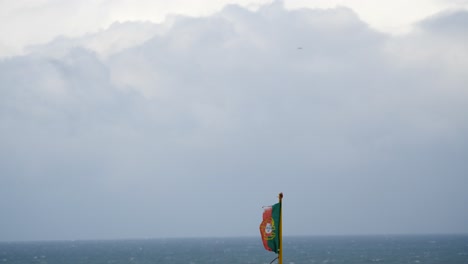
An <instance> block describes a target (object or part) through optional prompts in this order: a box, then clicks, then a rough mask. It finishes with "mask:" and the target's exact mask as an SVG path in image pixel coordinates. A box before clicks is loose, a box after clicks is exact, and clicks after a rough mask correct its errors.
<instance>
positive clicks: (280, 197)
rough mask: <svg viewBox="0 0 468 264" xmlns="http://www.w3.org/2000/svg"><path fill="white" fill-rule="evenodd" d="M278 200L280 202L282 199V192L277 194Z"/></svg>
mask: <svg viewBox="0 0 468 264" xmlns="http://www.w3.org/2000/svg"><path fill="white" fill-rule="evenodd" d="M278 198H279V199H280V200H281V199H283V193H282V192H280V193H279V195H278Z"/></svg>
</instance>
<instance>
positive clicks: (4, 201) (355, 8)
mask: <svg viewBox="0 0 468 264" xmlns="http://www.w3.org/2000/svg"><path fill="white" fill-rule="evenodd" d="M214 2H215V1H208V0H204V1H189V0H177V1H170V2H169V1H149V0H148V1H146V0H141V1H134V0H132V1H130V0H113V1H109V0H100V1H95V0H76V1H74V0H73V1H72V0H67V1H65V0H64V1H61V0H40V1H39V0H34V1H33V0H22V1H2V0H0V240H2V241H5V240H50V239H114V238H155V237H186V236H189V237H193V236H258V235H259V231H258V226H259V224H260V222H261V214H262V206H263V205H269V204H272V203H275V202H276V201H277V194H278V193H279V192H284V231H283V234H284V235H327V234H333V235H334V234H397V233H468V224H467V223H468V206H467V202H468V192H467V191H466V190H467V187H468V85H467V84H468V45H466V43H468V31H467V30H466V29H467V28H468V11H467V7H468V1H464V0H453V1H442V0H430V1H428V0H424V1H423V0H417V1H410V3H407V2H408V1H376V0H373V1H370V0H369V1H357V0H350V1H299V0H295V1H292V0H291V1H288V0H286V1H284V2H280V1H276V2H271V1H248V0H246V1H216V4H214ZM226 3H231V4H230V5H227V6H226V5H225V4H226Z"/></svg>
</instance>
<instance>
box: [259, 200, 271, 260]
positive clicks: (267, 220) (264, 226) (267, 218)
mask: <svg viewBox="0 0 468 264" xmlns="http://www.w3.org/2000/svg"><path fill="white" fill-rule="evenodd" d="M272 211H273V208H272V207H271V206H268V207H266V208H265V209H264V211H263V221H262V223H261V224H260V235H261V236H262V242H263V246H264V247H265V249H266V250H268V251H273V250H272V249H271V248H270V247H269V246H268V240H269V236H270V235H271V234H270V233H269V232H268V231H267V230H268V228H270V227H271V226H272V219H273V218H272V217H271V213H272ZM273 226H274V225H273Z"/></svg>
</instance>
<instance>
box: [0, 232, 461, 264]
mask: <svg viewBox="0 0 468 264" xmlns="http://www.w3.org/2000/svg"><path fill="white" fill-rule="evenodd" d="M283 243H284V245H283V248H284V249H283V250H284V253H283V263H284V264H301V263H314V264H319V263H327V264H331V263H349V264H363V263H373V264H376V263H377V264H380V263H395V264H403V263H414V264H419V263H421V264H422V263H440V264H458V263H460V264H462V263H464V264H468V235H419V236H328V237H326V236H321V237H284V239H283ZM275 257H276V255H275V254H274V253H272V252H268V251H265V250H264V249H263V245H262V242H261V240H260V238H258V237H251V238H188V239H181V238H178V239H146V240H105V241H54V242H50V241H49V242H0V264H2V263H5V264H10V263H15V264H16V263H18V264H19V263H21V264H22V263H42V264H46V263H50V264H75V263H76V264H78V263H83V264H84V263H109V264H110V263H112V264H118V263H132V264H134V263H158V264H165V263H168V264H169V263H170V264H205V263H232V264H235V263H260V264H263V263H265V264H268V263H270V262H271V261H272V260H273V259H274V258H275ZM274 263H276V262H274Z"/></svg>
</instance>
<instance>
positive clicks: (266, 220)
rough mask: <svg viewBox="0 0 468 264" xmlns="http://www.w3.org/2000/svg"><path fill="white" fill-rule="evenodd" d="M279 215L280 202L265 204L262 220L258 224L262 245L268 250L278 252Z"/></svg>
mask: <svg viewBox="0 0 468 264" xmlns="http://www.w3.org/2000/svg"><path fill="white" fill-rule="evenodd" d="M280 215H281V203H277V204H274V205H272V206H267V207H265V208H264V211H263V221H262V223H261V224H260V234H261V236H262V241H263V246H264V247H265V249H266V250H268V251H273V252H275V253H279V248H280V242H281V241H280V239H281V238H280Z"/></svg>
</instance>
